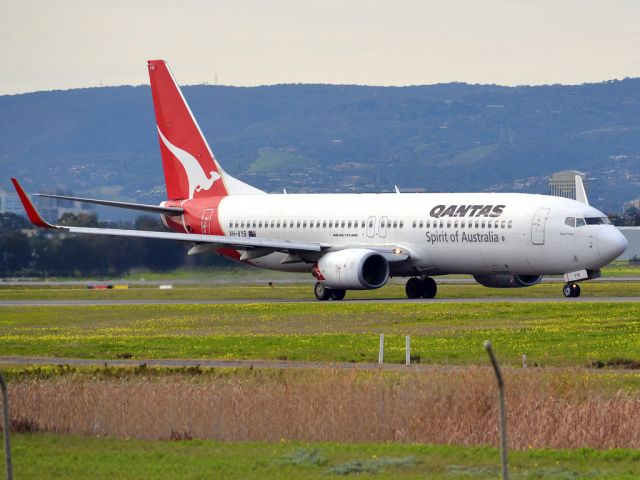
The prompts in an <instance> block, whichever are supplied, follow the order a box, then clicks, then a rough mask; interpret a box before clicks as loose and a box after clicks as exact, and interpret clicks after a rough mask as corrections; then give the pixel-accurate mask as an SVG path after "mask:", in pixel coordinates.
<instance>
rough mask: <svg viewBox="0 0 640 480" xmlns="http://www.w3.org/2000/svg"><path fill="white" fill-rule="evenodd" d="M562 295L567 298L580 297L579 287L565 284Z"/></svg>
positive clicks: (574, 284) (573, 283) (571, 283)
mask: <svg viewBox="0 0 640 480" xmlns="http://www.w3.org/2000/svg"><path fill="white" fill-rule="evenodd" d="M562 294H563V295H564V296H565V297H567V298H575V297H579V296H580V285H578V284H577V283H575V282H570V283H567V284H566V285H565V286H564V287H562Z"/></svg>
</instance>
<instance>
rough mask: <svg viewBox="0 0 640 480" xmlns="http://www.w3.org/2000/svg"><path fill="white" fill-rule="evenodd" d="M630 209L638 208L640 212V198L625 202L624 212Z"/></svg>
mask: <svg viewBox="0 0 640 480" xmlns="http://www.w3.org/2000/svg"><path fill="white" fill-rule="evenodd" d="M630 208H637V209H638V210H640V198H636V199H634V200H630V201H628V202H624V206H623V210H624V211H625V212H626V211H627V210H629V209H630Z"/></svg>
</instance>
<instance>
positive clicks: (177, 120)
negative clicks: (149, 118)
mask: <svg viewBox="0 0 640 480" xmlns="http://www.w3.org/2000/svg"><path fill="white" fill-rule="evenodd" d="M148 67H149V79H150V80H151V94H152V96H153V107H154V109H155V112H156V124H157V128H158V139H159V141H160V153H161V154H162V167H163V169H164V178H165V183H166V186H167V195H168V198H169V199H170V200H186V199H190V198H198V197H213V196H225V195H229V194H243V193H244V194H252V193H263V192H261V191H260V190H258V189H256V188H253V187H251V186H250V185H247V184H245V183H243V182H240V181H239V180H236V179H235V178H233V177H231V176H230V175H227V174H226V173H225V172H224V170H223V169H222V168H221V167H220V165H219V164H218V162H217V161H216V158H215V157H214V156H213V152H212V151H211V149H210V148H209V145H208V144H207V141H206V140H205V138H204V136H203V135H202V131H201V130H200V127H199V126H198V123H197V122H196V119H195V118H194V116H193V114H192V113H191V110H190V109H189V105H187V101H186V100H185V98H184V96H183V95H182V92H181V91H180V87H179V86H178V84H177V83H176V81H175V79H174V78H173V75H172V74H171V71H170V70H169V67H168V66H167V64H166V62H165V61H164V60H149V62H148Z"/></svg>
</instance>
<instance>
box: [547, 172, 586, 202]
mask: <svg viewBox="0 0 640 480" xmlns="http://www.w3.org/2000/svg"><path fill="white" fill-rule="evenodd" d="M576 175H580V177H581V178H582V184H583V185H584V189H585V191H586V190H587V178H586V175H585V174H584V173H583V172H578V171H577V170H563V171H561V172H556V173H552V174H551V176H550V177H549V194H550V195H553V196H555V197H563V198H572V199H573V200H575V199H576Z"/></svg>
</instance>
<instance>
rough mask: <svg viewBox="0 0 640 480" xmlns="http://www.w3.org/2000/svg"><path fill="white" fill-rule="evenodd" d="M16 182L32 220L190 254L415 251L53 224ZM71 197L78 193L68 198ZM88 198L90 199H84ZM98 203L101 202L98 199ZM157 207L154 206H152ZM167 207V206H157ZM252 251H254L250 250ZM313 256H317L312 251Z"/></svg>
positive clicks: (398, 254) (391, 258)
mask: <svg viewBox="0 0 640 480" xmlns="http://www.w3.org/2000/svg"><path fill="white" fill-rule="evenodd" d="M11 181H12V182H13V186H14V187H15V189H16V192H17V193H18V197H20V201H21V202H22V205H23V207H24V209H25V211H26V212H27V216H28V217H29V220H30V221H31V223H32V224H34V225H35V226H37V227H41V228H48V229H54V230H62V231H66V232H69V233H84V234H92V235H111V236H118V237H135V238H156V239H162V240H176V241H181V242H191V243H195V244H196V246H195V247H194V248H193V249H192V250H191V251H190V254H193V253H199V252H201V251H206V250H208V249H213V248H220V247H229V248H233V249H236V250H244V251H245V252H246V253H245V254H244V255H243V258H242V259H250V258H257V257H260V256H264V255H267V254H268V253H271V252H284V253H289V254H293V255H296V256H297V255H302V256H304V254H305V253H306V254H311V253H313V252H317V253H321V252H322V253H328V252H331V251H337V250H344V249H348V248H366V249H369V250H374V251H376V252H378V253H380V254H381V255H383V256H384V257H385V258H386V259H387V261H388V262H403V261H405V260H407V259H409V257H410V256H411V252H409V251H408V250H407V249H405V248H403V247H400V246H397V245H376V246H373V245H329V244H322V243H316V242H298V241H290V240H272V239H266V238H256V237H229V236H224V235H201V234H194V233H177V232H152V231H147V230H124V229H119V228H92V227H70V226H65V225H52V224H51V223H49V222H47V221H45V220H44V219H43V218H42V216H41V215H40V213H38V211H37V210H36V208H35V206H34V205H33V203H32V202H31V200H30V199H29V197H28V196H27V194H26V193H25V191H24V190H23V188H22V186H21V185H20V183H19V182H18V180H16V179H15V178H12V179H11ZM68 199H69V200H71V199H74V200H75V197H71V198H68ZM82 200H86V199H82ZM96 203H97V202H96ZM149 207H153V206H149ZM154 208H157V209H163V207H154ZM249 252H252V253H249ZM309 257H310V258H317V256H315V255H310V256H309ZM296 258H297V257H296Z"/></svg>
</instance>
